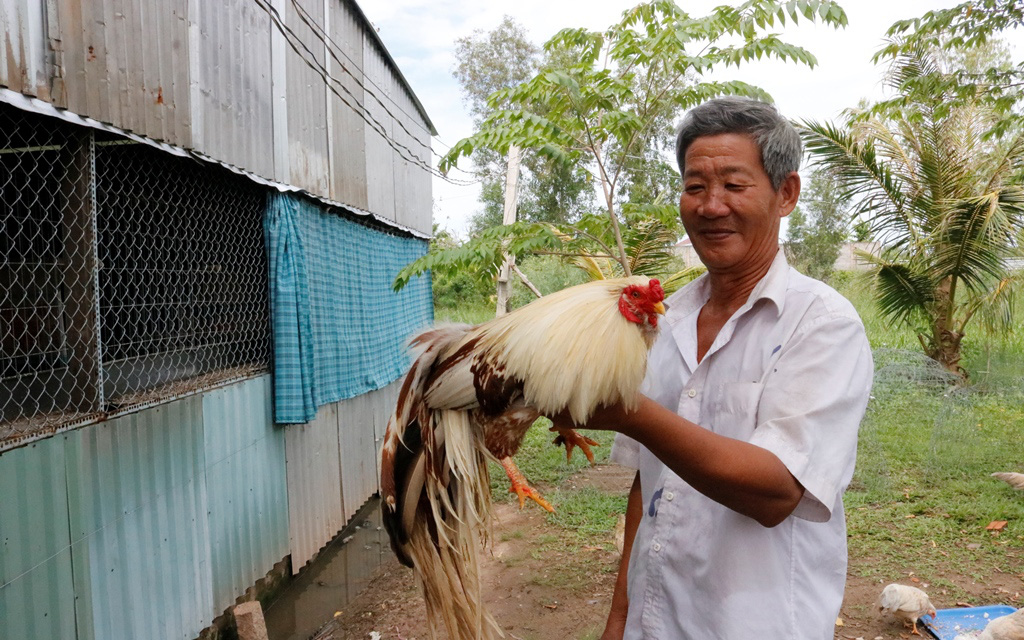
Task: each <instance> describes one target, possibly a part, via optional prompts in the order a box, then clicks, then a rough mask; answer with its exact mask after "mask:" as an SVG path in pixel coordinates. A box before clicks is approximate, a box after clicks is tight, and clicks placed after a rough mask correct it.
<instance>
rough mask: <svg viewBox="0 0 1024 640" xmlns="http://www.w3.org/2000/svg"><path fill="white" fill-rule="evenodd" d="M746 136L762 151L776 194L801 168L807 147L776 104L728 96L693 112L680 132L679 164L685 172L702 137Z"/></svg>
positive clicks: (712, 101)
mask: <svg viewBox="0 0 1024 640" xmlns="http://www.w3.org/2000/svg"><path fill="white" fill-rule="evenodd" d="M722 133H743V134H747V135H749V136H751V137H752V138H753V139H754V143H755V144H757V147H758V149H760V151H761V166H762V167H763V168H764V171H765V173H767V174H768V178H769V179H770V180H771V182H772V188H773V189H775V190H776V191H778V190H779V187H781V186H782V182H783V181H784V180H785V179H786V176H788V175H789V174H790V173H791V172H793V171H797V170H799V169H800V158H801V156H802V155H803V145H802V144H801V143H800V136H799V135H798V134H797V132H796V129H794V128H793V125H792V124H790V122H789V120H787V119H785V118H783V117H782V115H781V114H780V113H779V111H778V110H777V109H776V108H775V106H774V105H770V104H768V103H767V102H759V101H757V100H751V99H750V98H740V97H738V96H726V97H722V98H715V99H714V100H709V101H707V102H705V103H704V104H702V105H700V106H698V107H694V108H693V109H690V110H689V111H688V112H687V113H686V116H684V117H683V121H682V122H681V123H680V124H679V128H678V129H677V130H676V161H677V162H678V163H679V173H681V174H682V173H685V166H684V165H685V164H686V162H685V161H686V150H687V149H689V148H690V145H691V144H692V143H693V141H694V140H696V139H697V138H700V137H702V136H714V135H718V134H722Z"/></svg>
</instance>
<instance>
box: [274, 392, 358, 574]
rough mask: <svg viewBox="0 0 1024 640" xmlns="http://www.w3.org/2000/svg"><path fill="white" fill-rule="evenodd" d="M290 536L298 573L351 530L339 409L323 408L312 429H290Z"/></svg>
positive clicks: (305, 426) (334, 406) (299, 426)
mask: <svg viewBox="0 0 1024 640" xmlns="http://www.w3.org/2000/svg"><path fill="white" fill-rule="evenodd" d="M285 442H286V444H287V454H286V455H287V458H288V523H289V524H288V532H289V539H290V543H291V548H292V571H294V572H295V573H298V572H299V570H300V569H302V567H304V566H305V565H306V563H307V562H309V560H310V559H311V558H312V557H313V556H315V555H316V552H317V551H319V550H320V548H321V547H323V546H324V545H325V544H326V543H327V541H328V540H330V539H331V538H332V537H334V534H335V533H337V532H338V531H340V530H341V528H342V527H343V526H344V524H345V519H344V509H343V508H342V504H341V461H340V458H339V456H338V405H337V404H328V405H324V406H322V407H320V411H319V412H318V413H317V416H316V418H315V419H313V420H311V421H310V422H309V423H307V424H293V425H288V427H287V428H286V429H285Z"/></svg>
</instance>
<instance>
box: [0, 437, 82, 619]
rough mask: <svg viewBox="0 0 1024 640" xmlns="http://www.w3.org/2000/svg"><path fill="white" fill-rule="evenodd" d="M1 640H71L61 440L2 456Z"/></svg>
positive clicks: (72, 615)
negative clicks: (9, 639) (49, 639)
mask: <svg viewBox="0 0 1024 640" xmlns="http://www.w3.org/2000/svg"><path fill="white" fill-rule="evenodd" d="M0 487H3V490H2V491H0V638H74V637H75V593H74V587H73V584H72V581H71V538H70V534H69V521H68V492H67V483H66V481H65V477H64V438H63V437H56V438H50V439H49V440H43V441H40V442H36V443H33V444H31V445H29V446H27V447H25V448H23V449H15V450H14V451H10V452H8V453H6V454H4V455H3V456H0Z"/></svg>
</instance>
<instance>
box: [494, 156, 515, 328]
mask: <svg viewBox="0 0 1024 640" xmlns="http://www.w3.org/2000/svg"><path fill="white" fill-rule="evenodd" d="M520 156H521V153H520V150H519V147H517V146H516V145H512V146H510V147H509V148H508V170H507V171H506V172H505V211H504V215H503V216H502V219H501V223H502V224H512V223H513V222H515V221H516V196H517V195H518V194H517V193H516V190H517V188H518V185H519V159H520ZM513 265H515V256H510V255H507V254H506V255H505V263H504V264H502V265H501V270H500V271H499V272H498V292H497V293H498V304H497V308H496V309H495V310H494V315H495V316H503V315H505V314H506V313H508V299H509V296H510V295H511V293H510V292H509V289H510V287H509V273H510V272H511V270H512V267H513Z"/></svg>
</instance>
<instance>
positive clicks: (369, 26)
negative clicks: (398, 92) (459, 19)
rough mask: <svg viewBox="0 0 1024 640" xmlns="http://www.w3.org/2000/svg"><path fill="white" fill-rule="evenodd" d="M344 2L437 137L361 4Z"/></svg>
mask: <svg viewBox="0 0 1024 640" xmlns="http://www.w3.org/2000/svg"><path fill="white" fill-rule="evenodd" d="M342 2H347V3H348V4H350V5H351V6H352V8H353V9H355V13H356V15H358V16H359V19H360V20H362V21H363V25H364V26H365V27H366V32H367V33H369V34H370V35H371V36H373V39H374V41H375V42H376V43H377V46H378V47H380V50H381V53H383V54H384V57H385V58H386V59H387V61H388V63H389V64H390V65H391V67H392V70H393V71H394V72H395V74H396V75H397V76H398V79H399V80H401V81H402V86H403V87H405V90H406V92H408V94H409V97H410V98H412V102H413V104H414V105H416V110H417V111H419V112H420V115H421V116H423V119H424V120H425V121H426V123H427V126H428V127H430V133H431V135H435V136H436V135H437V128H436V127H434V123H433V122H431V121H430V116H428V115H427V110H426V109H424V108H423V104H422V103H421V102H420V99H419V98H418V97H416V92H415V91H413V90H412V85H410V84H409V81H408V80H407V79H406V77H405V74H403V73H402V70H401V69H400V68H399V66H398V63H397V62H395V59H394V58H393V57H391V52H390V51H388V48H387V46H386V45H385V44H384V40H382V39H381V37H380V35H379V34H378V33H377V30H376V29H374V28H373V23H372V22H370V19H369V18H367V17H366V14H365V13H363V9H362V7H360V6H359V3H358V2H356V0H342Z"/></svg>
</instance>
